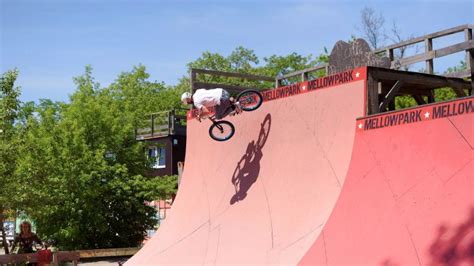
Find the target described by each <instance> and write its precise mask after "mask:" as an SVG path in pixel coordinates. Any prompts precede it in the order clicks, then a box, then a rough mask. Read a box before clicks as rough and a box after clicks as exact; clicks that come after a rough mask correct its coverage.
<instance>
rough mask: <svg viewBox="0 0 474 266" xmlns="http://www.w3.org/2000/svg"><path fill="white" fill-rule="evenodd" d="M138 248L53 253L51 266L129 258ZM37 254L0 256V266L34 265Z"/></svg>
mask: <svg viewBox="0 0 474 266" xmlns="http://www.w3.org/2000/svg"><path fill="white" fill-rule="evenodd" d="M138 250H140V248H138V247H131V248H108V249H91V250H76V251H58V252H53V263H52V264H53V265H54V266H57V265H60V264H63V263H64V262H72V265H78V264H79V260H86V261H91V260H94V259H100V258H112V257H131V256H133V255H135V253H137V252H138ZM37 260H38V253H31V254H12V255H0V266H3V265H17V264H18V265H21V264H22V263H36V262H37Z"/></svg>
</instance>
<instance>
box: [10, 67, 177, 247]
mask: <svg viewBox="0 0 474 266" xmlns="http://www.w3.org/2000/svg"><path fill="white" fill-rule="evenodd" d="M75 83H76V85H77V89H76V91H75V93H74V94H73V95H72V96H71V100H70V103H69V104H64V103H58V102H52V101H49V100H42V101H41V102H40V104H38V105H37V106H36V107H35V110H34V113H35V115H33V116H30V117H29V118H28V119H27V122H26V127H27V128H28V130H27V132H26V133H25V134H24V136H23V139H24V140H23V141H24V145H22V146H21V150H20V152H19V154H20V155H21V158H20V161H19V164H18V169H17V172H18V176H21V178H22V182H28V184H29V186H28V187H27V188H24V189H22V190H20V191H18V194H19V195H18V198H19V199H21V201H22V202H21V203H22V204H21V206H22V208H23V210H24V211H25V212H26V213H27V214H28V215H29V216H30V217H31V218H32V219H34V220H35V222H36V224H37V227H38V233H39V234H40V235H41V236H42V237H44V238H49V239H53V240H55V242H56V243H57V246H58V247H60V248H65V249H89V248H91V249H92V248H111V247H128V246H134V245H139V244H140V243H141V242H142V240H143V239H144V236H145V232H146V230H147V229H149V228H152V227H153V226H154V225H155V224H156V219H155V218H154V217H155V210H154V209H153V208H152V207H149V206H147V205H146V204H145V202H146V201H152V200H155V199H159V198H167V197H168V196H169V195H171V194H173V193H175V184H176V177H174V176H173V177H145V176H144V175H143V173H144V171H145V170H146V169H147V165H148V163H149V161H148V159H147V158H146V155H145V152H144V146H143V144H142V143H140V142H138V141H136V140H135V136H134V130H135V128H136V127H137V126H138V125H139V124H140V121H141V120H142V119H143V117H144V114H147V113H150V112H155V111H159V110H161V109H165V108H169V107H171V106H176V105H177V104H179V97H175V96H176V95H173V92H172V91H171V90H170V89H169V88H167V87H165V86H164V84H162V83H158V82H150V81H148V74H147V73H146V71H145V68H144V67H143V66H139V67H136V68H134V69H133V70H132V71H130V72H125V73H122V74H120V75H119V77H118V78H117V80H116V81H115V82H114V83H113V84H111V85H110V86H108V87H106V88H102V87H101V86H100V84H98V83H97V82H95V81H94V78H93V76H92V69H91V68H90V67H87V68H86V72H85V74H84V75H82V76H80V77H77V78H75ZM171 95H173V96H171ZM161 96H163V97H161Z"/></svg>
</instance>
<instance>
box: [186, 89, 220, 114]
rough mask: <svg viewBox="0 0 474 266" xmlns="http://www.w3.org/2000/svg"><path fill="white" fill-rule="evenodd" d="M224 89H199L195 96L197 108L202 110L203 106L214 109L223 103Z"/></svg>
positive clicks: (194, 100)
mask: <svg viewBox="0 0 474 266" xmlns="http://www.w3.org/2000/svg"><path fill="white" fill-rule="evenodd" d="M221 97H222V89H220V88H218V89H210V90H205V89H199V90H196V92H195V93H194V95H193V102H194V106H196V108H198V109H201V108H202V107H203V106H206V107H214V106H216V105H219V104H220V103H221Z"/></svg>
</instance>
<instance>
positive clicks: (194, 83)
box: [190, 68, 275, 93]
mask: <svg viewBox="0 0 474 266" xmlns="http://www.w3.org/2000/svg"><path fill="white" fill-rule="evenodd" d="M199 75H209V76H214V77H216V76H220V77H231V78H238V79H244V80H253V81H257V82H258V81H268V82H274V81H275V79H274V78H272V77H265V76H258V75H251V74H244V73H233V72H224V71H216V70H206V69H196V68H193V69H191V73H190V81H191V92H192V93H194V91H196V90H197V89H211V88H223V89H226V90H227V91H229V92H231V93H232V92H233V93H238V92H240V91H243V90H246V89H255V87H252V88H250V87H245V86H237V85H229V84H221V83H210V82H201V81H199V78H198V76H199Z"/></svg>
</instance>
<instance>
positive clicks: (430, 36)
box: [374, 24, 474, 53]
mask: <svg viewBox="0 0 474 266" xmlns="http://www.w3.org/2000/svg"><path fill="white" fill-rule="evenodd" d="M472 28H474V25H471V24H464V25H460V26H457V27H453V28H449V29H446V30H442V31H438V32H434V33H431V34H427V35H424V36H420V37H416V38H412V39H409V40H406V41H403V42H400V43H396V44H392V45H389V46H386V47H382V48H379V49H376V50H374V53H382V52H384V51H386V50H389V49H398V48H400V47H403V46H408V45H412V44H416V43H420V42H423V41H424V40H425V39H435V38H439V37H443V36H446V35H451V34H454V33H458V32H462V31H464V30H465V29H472Z"/></svg>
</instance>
